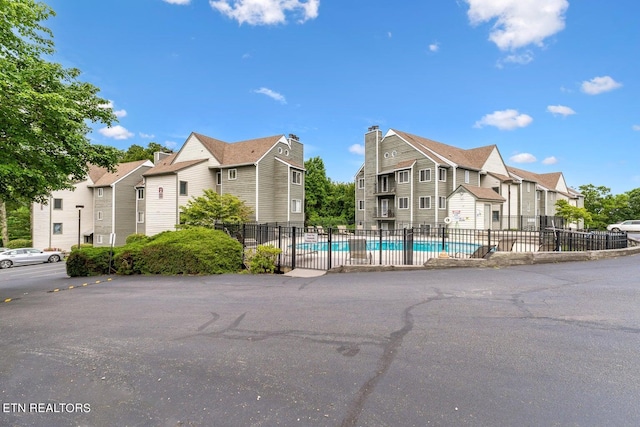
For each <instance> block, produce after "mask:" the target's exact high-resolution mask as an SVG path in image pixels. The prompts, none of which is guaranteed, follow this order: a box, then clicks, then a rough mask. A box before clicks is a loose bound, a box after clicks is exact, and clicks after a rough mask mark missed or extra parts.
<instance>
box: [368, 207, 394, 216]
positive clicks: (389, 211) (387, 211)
mask: <svg viewBox="0 0 640 427" xmlns="http://www.w3.org/2000/svg"><path fill="white" fill-rule="evenodd" d="M373 217H374V218H395V217H396V215H395V212H394V211H393V208H387V209H381V208H376V209H374V210H373Z"/></svg>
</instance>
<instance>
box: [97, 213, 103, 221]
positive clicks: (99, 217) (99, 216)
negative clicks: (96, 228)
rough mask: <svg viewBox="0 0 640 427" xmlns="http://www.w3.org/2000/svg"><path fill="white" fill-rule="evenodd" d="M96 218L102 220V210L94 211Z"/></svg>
mask: <svg viewBox="0 0 640 427" xmlns="http://www.w3.org/2000/svg"><path fill="white" fill-rule="evenodd" d="M96 219H97V220H98V221H102V211H98V212H96Z"/></svg>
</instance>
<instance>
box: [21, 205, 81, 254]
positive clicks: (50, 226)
mask: <svg viewBox="0 0 640 427" xmlns="http://www.w3.org/2000/svg"><path fill="white" fill-rule="evenodd" d="M52 204H53V197H49V247H50V248H51V247H53V246H51V239H52V235H53V213H52V211H51V205H52ZM32 230H33V229H32ZM78 249H79V248H78Z"/></svg>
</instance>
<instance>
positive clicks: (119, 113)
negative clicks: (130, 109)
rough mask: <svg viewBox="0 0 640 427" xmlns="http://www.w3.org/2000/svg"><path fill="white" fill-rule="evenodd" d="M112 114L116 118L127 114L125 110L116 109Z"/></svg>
mask: <svg viewBox="0 0 640 427" xmlns="http://www.w3.org/2000/svg"><path fill="white" fill-rule="evenodd" d="M113 114H115V115H116V117H117V118H120V117H125V116H126V115H127V110H117V111H114V112H113Z"/></svg>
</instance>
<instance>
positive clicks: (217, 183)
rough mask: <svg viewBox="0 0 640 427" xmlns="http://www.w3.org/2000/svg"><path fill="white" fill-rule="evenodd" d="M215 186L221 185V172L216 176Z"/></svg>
mask: <svg viewBox="0 0 640 427" xmlns="http://www.w3.org/2000/svg"><path fill="white" fill-rule="evenodd" d="M216 185H222V172H218V173H217V174H216Z"/></svg>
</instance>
